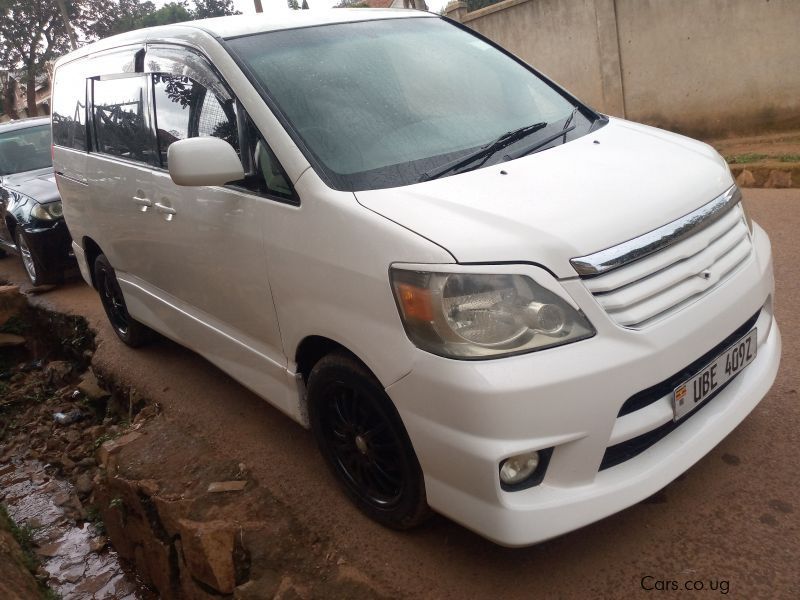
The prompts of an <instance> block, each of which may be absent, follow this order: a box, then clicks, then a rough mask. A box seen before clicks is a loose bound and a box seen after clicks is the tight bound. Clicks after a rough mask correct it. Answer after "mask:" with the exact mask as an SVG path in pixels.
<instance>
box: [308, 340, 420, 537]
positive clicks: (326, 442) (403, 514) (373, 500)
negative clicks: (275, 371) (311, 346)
mask: <svg viewBox="0 0 800 600" xmlns="http://www.w3.org/2000/svg"><path fill="white" fill-rule="evenodd" d="M308 402H309V419H310V421H311V428H312V431H313V432H314V437H315V438H316V440H317V444H318V445H319V448H320V451H321V452H322V455H323V456H324V457H325V460H326V462H327V464H328V466H329V468H330V469H331V471H333V474H334V475H335V476H336V478H337V480H338V481H339V483H340V484H341V485H342V487H343V488H344V491H345V492H346V494H347V495H348V496H349V497H350V499H351V500H352V501H353V502H354V503H355V504H356V506H358V508H359V509H361V511H362V512H364V513H365V514H366V515H367V516H369V517H370V518H372V519H374V520H375V521H378V522H379V523H381V524H383V525H385V526H387V527H391V528H393V529H410V528H411V527H414V526H416V525H418V524H420V523H421V522H423V521H424V520H425V519H426V518H427V517H428V516H429V515H430V509H429V508H428V504H427V501H426V499H425V483H424V480H423V477H422V469H421V468H420V466H419V462H418V461H417V457H416V454H414V449H413V447H412V446H411V441H410V440H409V438H408V433H406V430H405V427H404V426H403V423H402V421H401V420H400V416H399V415H398V414H397V411H396V410H395V408H394V405H393V404H392V401H391V400H390V399H389V397H388V396H387V395H386V392H385V391H384V390H383V387H382V386H381V385H380V383H379V382H378V381H377V380H376V379H375V377H374V376H373V375H372V374H371V373H370V372H369V371H368V370H367V369H366V367H364V365H362V364H361V363H360V362H359V361H358V360H356V359H355V358H354V357H353V356H351V355H349V354H346V353H344V352H341V353H339V352H336V353H333V354H329V355H327V356H325V357H323V358H322V359H321V360H320V361H319V362H318V363H317V364H316V365H315V366H314V368H313V369H312V370H311V374H310V375H309V378H308Z"/></svg>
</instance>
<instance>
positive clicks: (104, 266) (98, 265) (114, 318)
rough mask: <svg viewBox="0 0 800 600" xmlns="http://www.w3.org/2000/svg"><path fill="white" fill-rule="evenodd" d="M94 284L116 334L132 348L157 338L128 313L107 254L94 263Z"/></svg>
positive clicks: (150, 330)
mask: <svg viewBox="0 0 800 600" xmlns="http://www.w3.org/2000/svg"><path fill="white" fill-rule="evenodd" d="M94 282H95V285H96V286H97V291H98V292H99V294H100V301H101V302H102V303H103V309H104V310H105V311H106V316H107V317H108V320H109V322H110V323H111V327H112V328H113V329H114V333H116V334H117V337H118V338H119V339H121V340H122V341H123V342H124V343H125V344H127V345H128V346H130V347H131V348H138V347H139V346H143V345H144V344H147V343H148V342H151V341H152V340H153V338H154V337H155V332H154V331H153V330H152V329H150V328H149V327H147V326H146V325H143V324H142V323H139V321H137V320H136V319H134V318H133V317H131V315H130V314H129V313H128V307H127V306H126V305H125V297H124V296H123V295H122V289H121V288H120V287H119V282H118V281H117V274H116V273H115V272H114V268H113V267H112V266H111V263H109V262H108V259H107V258H106V255H105V254H101V255H100V256H98V257H97V258H96V259H95V261H94Z"/></svg>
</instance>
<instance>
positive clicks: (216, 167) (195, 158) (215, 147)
mask: <svg viewBox="0 0 800 600" xmlns="http://www.w3.org/2000/svg"><path fill="white" fill-rule="evenodd" d="M167 164H168V165H169V176H170V177H172V181H173V182H174V183H175V184H177V185H225V184H226V183H228V182H231V181H238V180H239V179H243V178H244V170H243V169H242V163H241V161H240V160H239V156H238V155H237V154H236V150H234V149H233V146H231V145H230V144H229V143H228V142H226V141H225V140H221V139H219V138H215V137H195V138H189V139H188V140H178V141H177V142H173V143H172V144H170V145H169V148H168V149H167Z"/></svg>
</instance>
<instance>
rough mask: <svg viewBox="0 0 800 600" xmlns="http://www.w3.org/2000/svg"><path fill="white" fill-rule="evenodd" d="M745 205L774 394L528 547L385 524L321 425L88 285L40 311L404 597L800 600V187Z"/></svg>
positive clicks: (437, 525) (445, 527)
mask: <svg viewBox="0 0 800 600" xmlns="http://www.w3.org/2000/svg"><path fill="white" fill-rule="evenodd" d="M745 197H746V199H747V201H748V207H749V208H750V210H751V212H752V214H753V216H754V218H755V220H756V221H758V222H759V223H760V224H761V225H762V226H763V227H764V228H765V229H767V231H768V232H769V233H770V235H771V237H772V242H773V250H774V253H775V273H776V278H777V282H778V283H777V299H776V311H777V316H778V320H779V323H780V326H781V329H782V332H783V343H784V350H783V362H782V366H781V370H780V373H779V375H778V380H777V381H776V383H775V386H774V387H773V389H772V391H771V392H770V393H769V395H768V396H767V397H766V398H765V399H764V401H763V402H762V403H761V404H760V405H759V407H758V408H757V409H756V410H755V411H754V413H753V414H752V415H751V416H750V417H749V418H748V419H746V420H745V421H744V422H743V423H742V424H741V425H740V426H739V427H738V428H737V429H736V430H735V431H734V432H733V433H732V434H731V435H730V436H729V437H728V438H727V439H725V440H724V441H723V442H722V443H721V444H720V445H719V446H718V447H717V448H716V449H714V450H713V451H712V452H711V453H710V454H709V455H708V456H707V457H705V458H704V459H703V460H701V461H700V462H699V463H698V464H697V465H695V466H694V467H693V468H692V469H691V470H689V471H688V472H687V473H686V474H685V475H684V476H682V477H681V478H679V480H677V481H675V482H674V483H672V484H671V485H669V486H668V487H667V488H665V489H664V490H662V491H661V492H660V493H658V494H656V495H655V496H654V497H652V498H650V499H649V500H648V501H645V502H643V503H640V504H638V505H636V506H634V507H632V508H630V509H628V510H625V511H623V512H621V513H619V514H617V515H615V516H612V517H610V518H608V519H605V520H603V521H601V522H599V523H596V524H594V525H591V526H589V527H586V528H583V529H581V530H579V531H576V532H573V533H571V534H568V535H565V536H562V537H560V538H558V539H556V540H552V541H550V542H546V543H544V544H540V545H538V546H535V547H531V548H527V549H521V550H520V549H517V550H510V549H504V548H500V547H498V546H496V545H494V544H492V543H490V542H488V541H485V540H483V539H482V538H479V537H478V536H476V535H474V534H472V533H470V532H469V531H467V530H465V529H464V528H462V527H460V526H459V525H456V524H455V523H452V522H450V521H448V520H447V519H444V518H442V517H436V518H434V519H433V520H432V521H431V522H430V523H429V524H427V525H426V526H424V527H423V528H421V529H419V530H416V531H413V532H410V533H398V532H394V531H389V530H386V529H383V528H381V527H380V526H378V525H376V524H374V523H373V522H371V521H369V520H368V519H366V518H365V517H363V516H362V515H361V514H360V513H359V512H358V511H357V510H356V509H355V508H353V507H352V506H351V505H350V503H349V502H348V501H347V500H346V499H345V497H344V496H343V495H342V494H341V493H340V491H339V490H338V488H337V486H336V483H335V482H334V481H333V479H332V477H331V476H330V475H329V474H328V472H327V470H326V468H325V465H324V464H323V461H322V459H321V457H320V456H319V454H318V452H317V449H316V447H315V445H314V443H313V440H312V437H311V435H310V434H309V433H308V432H306V431H304V430H303V429H302V428H301V427H299V426H298V425H296V424H294V423H293V422H291V421H290V420H289V419H288V418H287V417H285V416H283V415H282V414H281V413H279V412H278V411H277V410H276V409H273V408H272V407H270V406H269V405H268V404H266V403H265V402H264V401H263V400H261V399H259V398H257V397H256V396H254V395H253V394H252V393H250V392H249V391H247V390H246V389H244V388H243V387H242V386H240V385H239V384H237V383H236V382H234V381H233V380H231V379H230V378H229V377H228V376H226V375H225V374H223V373H221V372H220V371H219V370H218V369H216V368H215V367H213V366H212V365H210V364H209V363H207V362H206V361H205V360H204V359H202V358H200V357H199V356H197V355H196V354H194V353H192V352H190V351H189V350H186V349H184V348H182V347H180V346H178V345H177V344H174V343H172V342H169V341H166V340H162V341H159V342H157V343H156V344H154V345H152V346H150V347H148V348H145V349H141V350H131V349H129V348H126V347H124V346H123V345H122V344H121V343H120V342H118V340H117V339H116V338H115V336H114V334H113V332H112V331H111V329H110V328H109V326H108V325H107V323H106V319H105V315H104V314H103V311H102V309H101V307H100V303H99V301H98V299H97V296H96V294H95V293H94V291H93V290H91V289H90V288H89V287H87V286H86V285H85V284H84V283H83V282H82V281H76V282H72V283H69V284H66V285H64V286H61V287H59V288H57V289H55V290H53V291H51V292H48V293H45V294H41V295H39V296H37V298H36V302H41V303H43V304H45V305H47V306H49V307H52V308H54V309H56V310H59V311H66V312H72V313H77V314H81V315H84V316H85V317H86V318H87V320H88V321H89V324H90V326H91V327H92V328H93V329H95V330H96V332H97V336H96V342H97V350H96V353H95V356H94V359H93V361H94V362H93V364H95V365H96V366H97V367H98V368H101V369H103V370H108V371H111V372H113V373H115V374H116V375H117V376H118V377H119V379H120V381H121V382H123V383H127V384H128V385H135V386H136V388H137V389H138V390H140V391H141V393H142V395H143V396H146V397H149V398H150V399H152V400H153V401H156V402H157V403H158V404H159V405H160V407H161V408H162V411H163V413H162V414H163V418H165V419H167V421H168V423H169V425H170V426H171V427H174V428H180V430H181V431H183V432H185V433H186V434H187V435H189V436H192V437H196V438H197V439H198V440H201V441H202V443H203V445H204V446H206V447H207V448H209V449H210V451H211V452H219V453H220V454H224V455H226V456H229V457H231V458H232V459H234V460H236V461H239V462H242V463H244V464H246V465H247V467H248V469H249V470H250V471H251V472H252V474H253V477H254V478H256V479H257V480H258V481H259V482H260V484H261V485H262V486H264V487H265V488H267V489H268V490H269V492H270V494H272V495H273V496H274V497H275V498H277V499H278V500H279V501H280V502H281V503H282V504H283V505H284V506H285V507H287V508H286V510H287V511H290V512H291V515H292V517H293V518H296V519H298V520H300V521H301V522H302V523H303V524H304V526H305V527H306V528H308V529H310V530H312V531H317V532H319V535H320V537H322V538H324V539H326V540H328V541H329V542H330V543H331V544H332V545H334V546H335V547H336V548H337V551H338V553H339V554H340V555H341V556H343V557H346V560H347V563H348V564H350V565H353V567H354V568H357V569H358V570H359V571H360V572H363V573H365V574H367V575H368V576H369V577H370V578H372V579H373V580H374V581H375V582H377V583H378V584H379V585H380V587H381V588H382V589H385V590H387V591H388V593H389V595H391V596H393V597H405V598H458V599H462V598H530V597H575V598H583V597H590V596H596V597H607V598H630V597H633V596H637V595H641V596H642V597H648V593H647V592H648V590H646V589H645V588H650V593H649V596H653V593H654V592H655V591H661V590H662V589H663V588H666V590H667V591H664V592H663V593H662V594H657V596H659V597H663V596H669V597H673V596H676V597H680V596H682V595H686V596H697V597H701V596H711V595H718V594H723V595H728V594H729V595H731V596H733V597H743V598H795V597H797V590H798V588H800V568H798V564H799V563H800V503H799V502H798V501H797V492H796V487H797V484H796V482H797V481H798V480H800V462H799V461H798V460H797V458H796V456H795V453H794V449H795V448H796V447H797V446H798V444H800V409H798V393H797V387H798V379H797V372H798V367H800V364H799V363H800V352H799V349H798V338H796V337H795V335H794V334H800V323H799V322H798V318H797V314H796V312H795V309H796V307H797V298H798V297H800V289H799V288H800V284H799V283H798V281H800V268H798V266H797V260H796V257H797V255H798V250H800V248H798V236H797V231H798V230H800V210H798V208H799V207H800V190H758V189H754V190H746V192H745ZM0 279H7V280H10V281H14V282H22V281H23V279H24V276H23V274H22V271H21V268H20V267H19V264H18V260H17V259H16V258H13V257H10V258H7V259H3V260H0ZM197 460H203V457H197ZM671 581H675V582H678V585H679V586H680V587H681V588H683V586H684V584H685V582H696V583H694V584H692V585H693V587H696V588H699V587H700V586H701V585H702V586H704V588H705V590H704V591H699V590H698V591H694V592H682V593H681V592H670V591H669V590H670V589H671V585H670V584H669V583H663V582H671ZM712 588H713V589H712Z"/></svg>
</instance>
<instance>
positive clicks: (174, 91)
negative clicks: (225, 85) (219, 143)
mask: <svg viewBox="0 0 800 600" xmlns="http://www.w3.org/2000/svg"><path fill="white" fill-rule="evenodd" d="M152 77H153V94H154V102H155V120H156V133H157V137H158V149H159V154H160V156H161V164H162V165H163V166H165V167H166V166H167V149H168V148H169V146H170V144H172V143H173V142H175V141H177V140H184V139H187V138H193V137H200V136H211V137H218V138H220V139H223V140H225V141H226V142H228V143H229V144H230V145H231V146H233V147H234V149H235V150H236V151H237V152H238V151H239V134H238V131H237V128H236V114H235V111H234V108H233V102H232V101H231V100H225V99H223V98H220V97H218V96H217V95H216V94H215V93H214V91H212V90H211V89H209V88H207V87H205V86H204V85H202V84H200V83H198V82H197V81H195V80H193V79H190V78H189V77H186V76H183V75H169V74H166V73H154V74H153V75H152Z"/></svg>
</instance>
